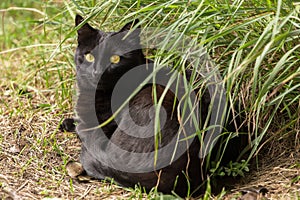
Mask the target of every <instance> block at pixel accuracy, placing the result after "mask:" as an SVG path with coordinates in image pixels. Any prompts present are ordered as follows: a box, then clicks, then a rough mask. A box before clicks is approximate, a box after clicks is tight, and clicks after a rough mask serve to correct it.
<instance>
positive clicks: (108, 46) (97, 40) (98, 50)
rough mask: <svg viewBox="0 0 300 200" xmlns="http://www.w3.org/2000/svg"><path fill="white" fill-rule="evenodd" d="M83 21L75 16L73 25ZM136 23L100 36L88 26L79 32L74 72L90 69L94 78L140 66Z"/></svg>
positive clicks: (101, 33) (83, 26) (102, 33)
mask: <svg viewBox="0 0 300 200" xmlns="http://www.w3.org/2000/svg"><path fill="white" fill-rule="evenodd" d="M83 21H84V19H83V18H82V17H81V16H79V15H77V16H76V19H75V25H76V26H78V25H80V24H81V22H83ZM137 23H138V20H135V21H132V22H129V23H127V24H126V25H125V26H124V27H123V28H121V29H120V30H119V31H117V32H103V31H101V30H98V29H95V28H93V27H92V26H90V25H89V24H88V23H85V24H84V25H82V26H81V27H80V28H79V29H78V31H77V34H78V37H77V41H78V46H77V49H76V54H75V63H76V66H77V69H84V70H85V69H90V70H89V71H91V70H92V71H93V73H95V74H98V75H99V74H102V73H103V72H104V71H105V70H113V69H119V68H121V69H123V68H124V66H131V67H134V66H137V65H139V64H141V63H142V62H143V59H144V56H143V54H142V50H141V46H140V37H139V34H140V29H139V27H137V29H135V30H134V31H131V29H132V27H134V26H136V25H137Z"/></svg>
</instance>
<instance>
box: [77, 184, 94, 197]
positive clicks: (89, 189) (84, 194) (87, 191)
mask: <svg viewBox="0 0 300 200" xmlns="http://www.w3.org/2000/svg"><path fill="white" fill-rule="evenodd" d="M93 187H94V186H89V187H88V188H87V189H86V190H85V191H84V193H83V195H82V196H81V197H80V198H79V199H84V197H85V196H86V195H88V193H89V192H90V191H91V190H92V189H93Z"/></svg>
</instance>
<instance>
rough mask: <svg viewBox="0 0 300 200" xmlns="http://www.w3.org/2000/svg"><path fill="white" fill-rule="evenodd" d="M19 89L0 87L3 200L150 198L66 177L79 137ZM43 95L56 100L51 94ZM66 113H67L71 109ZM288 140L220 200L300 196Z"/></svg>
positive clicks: (266, 151)
mask: <svg viewBox="0 0 300 200" xmlns="http://www.w3.org/2000/svg"><path fill="white" fill-rule="evenodd" d="M17 87H18V86H17V85H16V84H12V85H6V86H5V85H2V86H1V96H2V100H1V101H2V103H3V102H6V103H7V104H8V105H9V106H8V107H7V108H9V109H7V113H5V112H4V113H3V114H2V115H1V119H0V127H1V129H0V132H1V140H0V141H1V143H0V147H1V155H0V169H1V171H0V189H1V190H0V196H1V198H2V199H41V198H46V197H47V198H50V197H51V198H54V197H55V198H61V199H125V198H126V199H128V198H132V199H142V198H144V199H148V198H150V197H151V195H150V196H149V195H148V196H147V195H146V194H142V193H141V190H140V189H139V188H136V189H126V188H121V187H119V186H116V185H115V184H111V183H110V182H106V183H105V182H99V181H89V182H87V183H84V182H78V181H77V180H75V179H72V178H70V177H69V176H68V175H67V173H66V169H65V166H66V163H67V162H68V161H70V160H78V157H79V152H80V142H79V140H78V138H77V136H76V135H75V134H74V133H68V132H62V131H60V130H59V129H58V127H59V123H60V121H61V117H62V115H63V114H62V113H59V112H58V111H57V110H55V109H53V110H51V109H47V108H40V107H34V106H33V105H40V104H41V102H42V101H43V100H42V99H41V98H40V97H39V95H37V96H35V95H36V94H34V93H33V92H32V91H26V94H22V95H20V94H18V97H16V96H14V92H16V91H18V92H20V91H19V90H17ZM24 93H25V92H24ZM35 97H36V98H35ZM46 97H47V98H49V99H50V101H53V102H52V103H53V104H54V102H55V99H54V98H52V96H51V92H50V93H48V94H46ZM15 99H18V102H16V101H15ZM51 99H52V100H51ZM39 101H40V102H39ZM19 105H23V107H22V108H21V107H19ZM2 108H3V107H2ZM29 108H30V110H27V109H29ZM14 109H23V112H22V114H21V113H19V114H18V115H16V116H14V115H13V114H11V113H12V112H11V110H14ZM65 115H66V116H68V115H69V116H71V115H72V112H70V113H66V114H65ZM291 138H295V137H288V138H279V139H278V140H276V142H273V143H272V144H268V148H263V150H262V151H261V153H260V154H259V155H258V156H257V161H258V165H256V166H252V169H251V171H250V172H249V173H248V174H246V176H245V177H244V178H241V179H239V180H237V182H236V184H235V186H234V189H233V190H231V191H228V192H227V194H226V195H225V196H224V198H225V199H226V198H227V199H236V197H237V196H238V195H237V194H236V193H237V192H238V191H240V190H241V189H243V188H249V187H257V186H263V187H265V188H267V189H268V190H269V192H268V193H267V195H266V196H267V197H268V198H269V199H299V197H300V181H299V179H300V163H299V161H300V151H299V149H300V148H299V141H298V143H297V141H295V139H291ZM296 138H297V137H296ZM297 147H298V148H297ZM216 198H217V197H216Z"/></svg>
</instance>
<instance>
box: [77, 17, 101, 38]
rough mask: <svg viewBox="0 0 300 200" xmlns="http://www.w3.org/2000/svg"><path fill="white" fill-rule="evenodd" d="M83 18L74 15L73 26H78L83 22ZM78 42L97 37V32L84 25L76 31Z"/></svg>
mask: <svg viewBox="0 0 300 200" xmlns="http://www.w3.org/2000/svg"><path fill="white" fill-rule="evenodd" d="M83 20H84V19H83V17H81V16H80V15H76V18H75V25H76V26H78V25H79V24H80V23H81V22H83ZM77 34H78V41H81V40H85V39H86V38H93V37H95V36H97V35H98V30H96V29H94V28H93V27H91V26H90V25H89V24H88V23H85V24H84V25H83V26H82V27H80V28H79V29H78V30H77Z"/></svg>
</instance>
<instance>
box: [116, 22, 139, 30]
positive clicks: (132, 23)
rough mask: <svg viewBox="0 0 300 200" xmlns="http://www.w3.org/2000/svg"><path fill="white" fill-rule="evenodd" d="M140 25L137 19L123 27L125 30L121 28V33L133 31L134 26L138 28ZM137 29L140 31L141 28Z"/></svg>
mask: <svg viewBox="0 0 300 200" xmlns="http://www.w3.org/2000/svg"><path fill="white" fill-rule="evenodd" d="M138 23H139V20H138V19H135V20H133V21H131V22H129V23H127V24H126V25H125V26H123V28H121V30H120V31H119V32H123V31H129V30H130V29H132V28H133V27H134V26H136V25H137V24H138ZM136 28H137V29H140V28H141V27H140V26H138V27H136Z"/></svg>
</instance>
